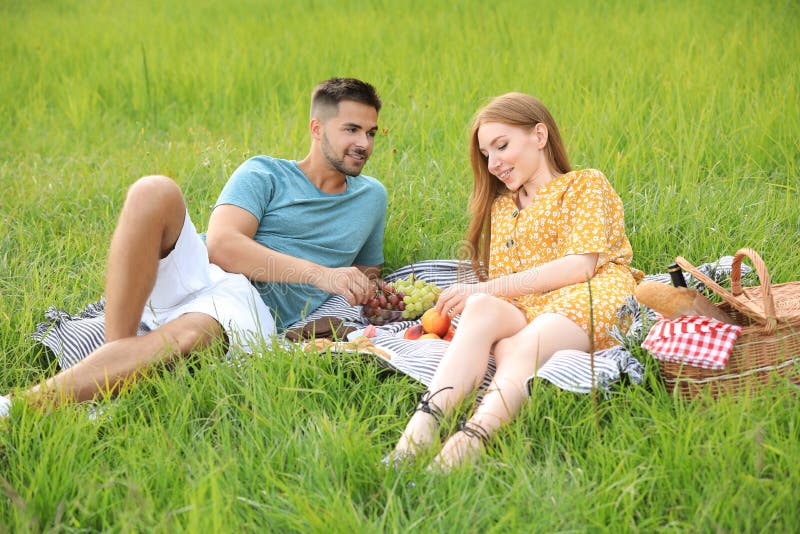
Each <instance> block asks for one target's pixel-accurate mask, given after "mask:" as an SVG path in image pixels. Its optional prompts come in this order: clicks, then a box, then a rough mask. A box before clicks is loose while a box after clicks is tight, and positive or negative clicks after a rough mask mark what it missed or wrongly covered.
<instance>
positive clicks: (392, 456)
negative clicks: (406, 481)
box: [381, 386, 453, 470]
mask: <svg viewBox="0 0 800 534" xmlns="http://www.w3.org/2000/svg"><path fill="white" fill-rule="evenodd" d="M448 389H453V387H452V386H448V387H444V388H441V389H439V390H437V391H434V392H433V393H431V390H426V391H424V392H423V393H422V395H420V397H419V403H418V404H417V409H416V410H414V413H416V412H424V413H426V414H428V415H430V416H431V417H433V419H434V421H436V424H437V425H439V424H441V421H442V418H443V417H444V412H442V409H441V408H439V407H438V406H436V405H435V404H431V400H433V398H434V397H435V396H436V395H438V394H439V393H441V392H442V391H447V390H448ZM416 458H417V455H416V454H415V453H413V452H411V451H403V452H394V451H392V452H390V453H389V454H387V455H386V456H384V457H383V458H382V459H381V464H383V466H384V467H393V468H394V469H395V470H397V469H399V468H400V466H402V465H403V464H410V463H412V462H413V461H414V460H416Z"/></svg>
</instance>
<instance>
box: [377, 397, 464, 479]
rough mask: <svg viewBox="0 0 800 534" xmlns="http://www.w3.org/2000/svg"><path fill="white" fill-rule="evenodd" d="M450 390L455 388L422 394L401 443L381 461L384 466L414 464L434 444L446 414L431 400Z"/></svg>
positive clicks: (401, 437)
mask: <svg viewBox="0 0 800 534" xmlns="http://www.w3.org/2000/svg"><path fill="white" fill-rule="evenodd" d="M448 389H453V388H452V387H447V388H442V389H440V390H438V391H436V392H433V393H431V392H430V391H426V392H425V393H423V394H422V396H421V397H420V400H419V404H418V405H417V410H416V411H415V412H414V415H413V416H411V420H410V421H409V422H408V424H407V425H406V428H405V430H404V431H403V435H402V436H400V441H398V442H397V445H395V448H394V450H393V451H392V452H391V453H389V454H388V455H386V456H385V457H384V458H383V460H381V463H382V464H384V465H386V466H390V465H391V466H392V467H398V466H399V465H400V464H401V463H410V462H413V461H414V460H415V459H416V457H417V454H419V453H420V452H422V451H423V450H425V449H427V448H428V447H430V446H431V445H432V444H433V442H434V441H435V440H436V437H437V435H438V430H439V423H440V422H441V419H442V417H443V416H444V413H443V412H442V410H441V409H440V408H439V407H438V406H436V405H435V404H434V403H432V402H431V400H432V399H433V397H434V396H436V395H437V394H439V393H441V392H442V391H445V390H448Z"/></svg>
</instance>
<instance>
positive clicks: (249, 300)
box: [142, 212, 275, 352]
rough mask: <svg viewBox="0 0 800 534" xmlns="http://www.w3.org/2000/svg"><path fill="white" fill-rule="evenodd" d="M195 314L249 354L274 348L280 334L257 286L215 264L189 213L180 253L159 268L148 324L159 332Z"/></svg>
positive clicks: (146, 317) (175, 251) (146, 311)
mask: <svg viewBox="0 0 800 534" xmlns="http://www.w3.org/2000/svg"><path fill="white" fill-rule="evenodd" d="M193 312H194V313H204V314H206V315H210V316H211V317H213V318H214V319H216V320H217V322H218V323H219V324H220V325H221V326H222V328H223V329H224V330H225V333H226V335H227V336H228V342H229V344H230V346H231V347H233V346H236V347H239V348H241V349H242V350H244V351H246V352H251V351H252V350H253V348H254V347H255V346H258V345H261V344H269V343H270V341H271V336H273V335H274V334H275V321H274V320H273V318H272V314H271V313H270V312H269V308H267V306H266V304H264V301H263V300H261V296H260V295H259V294H258V291H257V290H256V288H255V287H253V284H251V283H250V281H249V280H248V279H247V278H245V277H244V275H241V274H232V273H228V272H225V271H223V270H222V269H221V268H220V267H218V266H217V265H214V264H213V263H209V261H208V250H207V249H206V245H205V243H203V240H202V239H200V236H199V235H197V230H196V229H195V227H194V224H192V221H191V219H190V218H189V213H188V212H187V213H186V219H185V220H184V223H183V229H182V230H181V235H180V236H179V237H178V241H177V242H176V243H175V248H174V249H173V250H172V252H170V253H169V255H167V257H166V258H163V259H162V260H161V261H160V262H159V264H158V274H157V276H156V283H155V286H154V287H153V291H152V293H151V294H150V298H149V299H148V301H147V304H145V308H144V313H143V315H142V322H143V323H145V324H146V325H147V326H148V327H149V328H151V329H155V328H158V327H159V326H161V325H163V324H164V323H167V322H169V321H171V320H173V319H176V318H177V317H180V316H181V315H183V314H185V313H193Z"/></svg>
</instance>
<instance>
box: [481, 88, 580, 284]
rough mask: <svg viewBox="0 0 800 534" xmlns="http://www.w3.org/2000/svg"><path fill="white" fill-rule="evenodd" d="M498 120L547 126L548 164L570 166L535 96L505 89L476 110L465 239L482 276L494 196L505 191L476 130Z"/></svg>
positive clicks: (563, 170) (550, 118) (554, 128)
mask: <svg viewBox="0 0 800 534" xmlns="http://www.w3.org/2000/svg"><path fill="white" fill-rule="evenodd" d="M488 122H498V123H501V124H507V125H509V126H516V127H519V128H524V129H526V130H531V129H533V127H534V126H536V125H537V124H539V123H542V124H544V125H545V126H546V127H547V132H548V136H547V144H546V145H545V149H544V150H545V156H546V157H547V162H548V163H549V164H550V167H551V168H552V169H553V170H555V171H556V172H558V173H559V174H564V173H567V172H569V171H570V170H571V168H570V165H569V159H568V158H567V151H566V150H565V149H564V144H563V142H562V141H561V134H560V133H559V132H558V126H556V122H555V120H553V116H552V115H550V112H549V111H548V110H547V108H546V107H545V106H544V104H542V103H541V102H540V101H539V100H538V99H536V98H534V97H532V96H530V95H526V94H524V93H506V94H504V95H501V96H498V97H496V98H494V99H493V100H492V101H491V102H489V104H487V105H486V106H485V107H483V108H482V109H480V110H479V111H478V113H476V114H475V118H474V119H473V121H472V128H471V130H470V145H469V159H470V163H471V164H472V175H473V185H472V195H471V196H470V201H469V213H470V223H469V228H468V230H467V241H468V243H469V246H470V254H471V260H472V268H473V270H474V271H475V272H476V273H477V274H478V277H479V278H480V279H481V280H486V279H487V278H488V275H489V242H490V240H491V224H490V217H491V212H492V204H493V202H494V199H495V198H497V197H498V196H499V195H501V194H503V193H506V192H508V189H507V188H506V186H505V184H504V183H503V182H501V181H500V180H498V179H497V178H496V177H494V176H492V175H491V174H490V173H489V166H488V159H487V158H486V156H484V155H483V154H482V153H481V150H480V146H479V145H478V130H479V129H480V127H481V126H482V125H483V124H486V123H488Z"/></svg>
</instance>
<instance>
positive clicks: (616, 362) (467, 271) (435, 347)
mask: <svg viewBox="0 0 800 534" xmlns="http://www.w3.org/2000/svg"><path fill="white" fill-rule="evenodd" d="M732 260H733V258H732V257H731V256H725V257H722V258H720V259H719V260H718V261H717V262H715V263H707V264H703V265H701V266H699V267H698V268H699V269H700V270H701V271H702V272H703V273H704V274H706V275H708V276H709V277H711V278H712V279H714V280H716V281H719V282H723V281H724V280H725V279H726V278H727V277H729V276H730V267H731V262H732ZM743 267H746V266H743ZM746 272H748V269H746V268H745V269H743V274H746ZM412 273H413V274H414V276H415V277H417V278H419V279H422V280H425V281H427V282H432V283H434V284H436V285H437V286H439V287H441V288H442V289H444V288H446V287H448V286H449V285H450V284H452V283H455V282H466V283H469V282H475V281H477V278H476V276H475V274H474V273H473V271H472V270H471V268H470V266H469V262H464V261H458V260H426V261H421V262H418V263H414V264H411V265H407V266H405V267H402V268H400V269H397V270H396V271H394V272H392V273H391V274H389V275H387V276H386V277H385V280H386V281H388V282H391V281H394V280H398V279H400V278H405V277H407V276H408V275H410V274H412ZM685 276H686V279H687V282H688V283H689V286H690V287H692V286H694V287H697V288H698V289H702V284H701V283H699V282H698V281H696V280H694V279H693V278H691V277H689V276H688V275H685ZM645 278H646V279H648V280H654V281H658V282H662V283H670V277H669V275H668V274H666V273H663V274H655V275H648V276H646V277H645ZM103 310H104V300H103V299H102V298H101V299H100V300H99V301H97V302H93V303H91V304H89V305H87V306H86V307H85V308H84V309H83V310H81V311H80V312H79V313H77V314H69V313H67V312H65V311H64V310H60V309H58V308H56V307H55V306H51V307H50V308H48V309H47V311H46V312H45V318H46V320H45V321H44V322H42V323H40V324H39V325H37V327H36V329H35V331H34V332H33V333H32V334H31V338H32V339H34V340H36V341H38V342H41V343H42V344H43V345H44V346H46V347H47V348H48V349H50V350H51V351H52V352H53V354H54V355H55V357H56V358H57V359H58V364H59V366H60V367H61V368H62V369H67V368H69V367H71V366H73V365H75V364H76V363H77V362H79V361H80V360H82V359H83V358H85V357H86V356H87V355H88V354H90V353H91V352H92V351H93V350H95V349H96V348H97V347H99V346H100V345H101V344H102V343H103V338H104V312H103ZM619 314H620V317H621V318H625V321H624V323H625V324H627V327H626V328H625V330H624V331H623V330H622V329H620V328H619V327H614V328H613V329H612V331H611V335H612V336H613V337H614V339H616V340H617V341H618V342H619V345H617V346H615V347H612V348H610V349H607V350H603V351H598V352H596V353H595V354H594V373H592V368H591V359H590V357H589V355H588V354H586V353H582V352H580V351H559V352H557V353H556V354H555V355H553V357H551V358H550V360H548V362H547V363H546V364H545V365H543V366H542V367H541V368H539V369H538V370H537V372H536V373H535V374H534V375H533V376H531V377H529V378H528V384H529V387H530V385H531V383H532V382H533V380H535V379H536V378H541V379H544V380H546V381H548V382H550V383H552V384H554V385H555V386H557V387H559V388H561V389H565V390H568V391H572V392H576V393H588V392H590V391H591V390H592V386H595V387H597V388H599V389H601V390H604V391H608V390H609V389H610V387H611V385H612V384H614V383H616V382H618V381H620V380H621V379H622V378H627V379H628V380H629V381H630V382H631V383H633V384H639V383H641V382H642V380H643V375H644V366H643V365H642V364H641V362H639V361H638V360H637V359H636V358H635V357H634V356H633V355H632V353H631V350H630V349H631V348H632V347H638V346H640V345H641V343H642V341H643V340H644V337H645V336H646V334H647V330H648V329H649V327H650V325H651V324H652V323H653V322H654V321H655V320H656V316H655V313H654V312H653V311H652V310H650V309H649V308H646V307H645V306H641V305H640V304H639V303H638V302H637V301H636V300H635V299H634V298H633V297H630V298H629V299H628V300H627V302H626V303H625V305H624V306H623V308H622V309H620V311H619ZM323 317H336V318H339V319H341V320H342V321H343V324H344V325H345V326H348V327H351V328H350V329H351V330H352V331H351V333H350V334H349V336H350V339H353V338H355V337H357V336H358V335H359V334H360V333H361V332H362V330H363V328H364V327H366V326H367V324H368V323H367V321H366V319H364V317H363V316H362V315H361V307H360V306H350V305H349V304H348V303H347V301H346V300H345V299H344V298H343V297H341V296H338V295H334V296H331V297H330V298H329V299H328V300H326V301H325V302H324V303H323V304H322V305H321V306H320V307H319V308H317V309H316V310H314V312H312V313H311V314H309V315H308V316H307V317H306V318H305V319H304V320H302V321H299V322H297V323H295V324H293V325H290V327H289V328H290V329H296V328H302V327H303V326H304V325H305V324H307V323H309V322H311V321H314V320H317V319H320V318H323ZM457 321H458V318H456V319H455V320H454V324H456V325H457V324H458V323H457ZM417 322H418V321H401V322H397V323H391V324H388V325H385V326H381V327H377V335H376V336H374V337H373V338H372V341H373V343H374V344H375V345H376V346H378V347H380V348H381V349H382V350H385V351H387V352H388V353H389V354H390V355H391V357H390V358H385V357H381V356H377V355H376V356H375V359H376V361H377V362H378V363H379V364H381V365H383V366H385V367H387V368H390V369H393V370H395V371H397V372H400V373H403V374H405V375H408V376H409V377H411V378H413V379H415V380H418V381H419V382H421V383H423V384H424V385H426V386H427V385H428V384H429V383H430V381H431V378H432V377H433V374H434V372H435V371H436V368H437V366H438V364H439V361H440V360H441V358H442V356H443V355H444V352H445V350H446V349H447V346H448V342H446V341H441V340H415V341H411V340H406V339H403V337H402V335H403V331H404V330H405V329H406V328H408V327H409V326H411V325H413V324H415V323H417ZM147 331H148V329H147V327H145V326H144V325H140V329H139V334H140V335H142V334H145V333H147ZM276 341H277V343H275V345H277V346H281V345H283V344H286V343H289V341H287V340H286V339H281V338H278V339H277V340H276ZM330 348H331V349H332V350H334V351H336V350H337V347H336V346H335V345H334V346H332V347H330ZM341 351H342V352H348V351H349V349H347V348H345V347H343V348H342V350H341ZM494 371H495V367H494V361H493V360H492V359H491V357H490V361H489V369H488V371H487V373H486V375H485V377H484V380H483V386H484V387H486V386H488V384H489V383H490V381H491V378H492V376H493V375H494ZM593 376H594V380H593V379H592V377H593Z"/></svg>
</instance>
